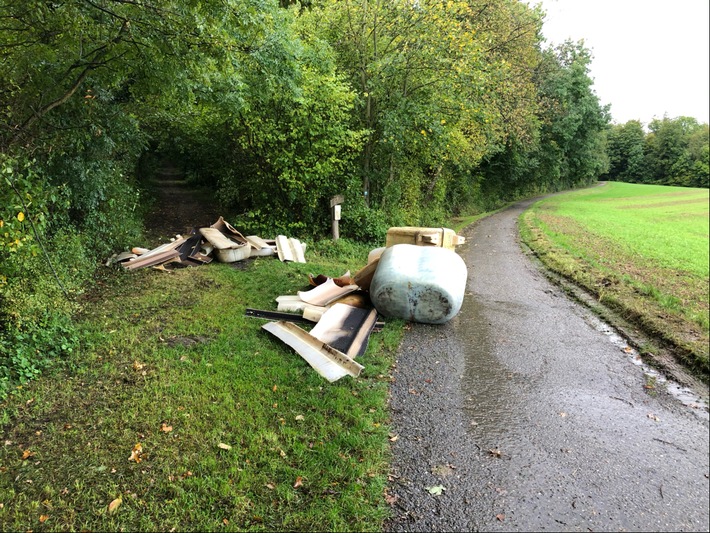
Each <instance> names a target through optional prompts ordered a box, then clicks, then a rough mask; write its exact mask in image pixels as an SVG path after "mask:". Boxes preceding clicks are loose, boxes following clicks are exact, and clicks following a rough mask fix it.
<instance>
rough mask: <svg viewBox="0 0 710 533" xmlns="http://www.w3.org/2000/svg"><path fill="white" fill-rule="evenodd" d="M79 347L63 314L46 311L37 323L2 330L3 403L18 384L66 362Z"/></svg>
mask: <svg viewBox="0 0 710 533" xmlns="http://www.w3.org/2000/svg"><path fill="white" fill-rule="evenodd" d="M78 346H79V334H78V331H77V330H76V328H75V326H74V325H73V323H72V321H71V320H70V319H69V318H68V317H67V316H66V315H64V314H61V313H57V312H55V311H51V310H48V311H45V312H44V313H43V314H42V316H40V317H38V320H36V321H35V322H32V323H29V324H25V325H23V326H20V327H12V326H11V327H9V328H3V329H2V330H0V400H4V399H5V398H7V395H8V394H9V393H10V392H11V391H12V389H13V388H14V387H15V386H17V385H18V384H23V383H26V382H27V381H29V380H31V379H34V378H36V377H37V376H38V375H39V374H40V373H41V372H42V370H43V369H45V368H46V367H48V366H50V365H52V364H55V363H57V362H58V361H60V360H66V358H67V357H68V356H69V355H71V353H72V352H73V351H74V350H75V349H76V348H77V347H78Z"/></svg>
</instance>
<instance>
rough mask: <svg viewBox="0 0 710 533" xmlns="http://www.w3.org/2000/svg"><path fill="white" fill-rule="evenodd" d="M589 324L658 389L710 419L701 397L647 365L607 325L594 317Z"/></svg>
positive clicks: (702, 416)
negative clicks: (660, 388) (662, 389)
mask: <svg viewBox="0 0 710 533" xmlns="http://www.w3.org/2000/svg"><path fill="white" fill-rule="evenodd" d="M589 323H590V324H591V325H592V327H594V329H596V330H597V331H600V332H601V333H604V334H605V335H606V336H607V338H608V339H609V341H610V342H611V343H612V344H613V345H614V346H616V347H618V348H619V350H621V351H622V352H624V353H625V354H626V355H627V356H628V358H629V361H631V362H632V363H633V364H634V365H636V366H638V367H640V368H641V371H642V372H643V374H644V376H645V377H646V380H647V381H649V382H653V383H654V386H656V387H659V386H660V387H663V388H665V390H667V391H668V394H670V395H671V396H673V397H674V398H676V399H677V400H678V401H680V402H681V403H682V404H683V405H685V406H686V407H689V408H691V409H692V411H693V413H695V414H696V415H697V416H698V417H700V418H701V419H703V420H709V419H710V412H709V409H708V403H707V401H705V400H704V399H703V398H702V397H700V395H698V394H697V393H696V392H694V391H692V390H691V389H689V388H687V387H683V386H682V385H680V384H679V383H676V382H675V381H673V380H671V379H669V378H667V377H666V376H665V375H664V374H663V373H661V372H659V371H658V370H656V369H655V368H653V367H651V366H649V365H648V364H647V363H645V362H644V360H643V358H642V357H641V354H640V353H639V352H638V351H637V350H635V349H634V348H632V347H631V346H629V344H628V342H627V341H626V340H625V339H624V338H623V337H622V336H621V335H619V334H618V333H617V332H616V331H615V330H614V329H613V328H612V327H611V326H609V325H608V324H605V323H604V322H602V321H601V320H599V319H598V318H596V317H594V316H590V317H589Z"/></svg>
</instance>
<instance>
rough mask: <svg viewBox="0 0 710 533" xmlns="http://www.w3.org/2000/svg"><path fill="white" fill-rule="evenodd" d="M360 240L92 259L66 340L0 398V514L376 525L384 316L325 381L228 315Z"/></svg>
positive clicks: (263, 304) (349, 255)
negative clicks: (124, 265) (99, 263)
mask: <svg viewBox="0 0 710 533" xmlns="http://www.w3.org/2000/svg"><path fill="white" fill-rule="evenodd" d="M313 248H319V249H317V250H313ZM368 251H369V249H366V248H358V247H354V246H350V245H348V244H347V243H342V244H341V243H337V244H334V243H323V244H321V245H319V246H311V248H310V249H309V250H308V254H307V255H308V260H309V263H308V264H284V263H281V262H279V261H278V260H277V259H273V258H259V259H255V260H249V261H248V262H247V263H246V265H245V267H244V268H243V269H242V268H235V267H233V266H230V265H224V264H211V265H207V266H203V267H199V268H189V269H183V270H178V271H175V272H173V273H170V274H166V273H162V272H156V271H153V270H140V271H135V272H118V271H111V272H110V273H109V272H107V273H105V274H104V279H103V281H102V284H101V286H100V290H98V291H94V292H93V297H92V298H89V299H87V300H86V301H85V302H84V305H83V308H84V310H83V314H82V316H81V317H80V323H81V329H82V334H83V335H82V337H83V339H84V342H83V347H82V349H81V350H79V351H77V353H76V354H75V357H74V359H73V360H72V361H68V362H67V364H64V365H61V366H57V368H55V370H54V372H53V373H50V374H47V375H45V376H43V378H42V379H39V380H37V381H35V382H32V383H30V384H28V385H25V386H24V387H21V388H18V389H16V390H15V391H14V393H13V394H12V395H11V396H10V398H9V399H8V400H7V401H6V402H5V403H4V404H3V405H1V406H0V409H2V410H1V411H0V415H1V417H2V418H1V419H0V424H2V430H3V444H2V446H0V529H1V530H3V531H25V530H27V531H29V530H33V531H49V530H51V531H57V530H98V531H172V530H175V531H216V530H224V531H237V530H239V531H242V530H271V531H273V530H320V531H338V530H340V531H342V530H359V531H360V530H362V531H375V530H379V529H380V528H381V524H382V520H383V519H384V518H385V517H386V516H387V515H388V507H387V505H386V504H385V500H384V498H383V492H384V490H385V487H386V482H387V471H388V457H389V440H388V431H389V429H388V412H387V395H388V390H389V375H390V366H391V364H392V361H393V356H394V352H395V350H396V348H397V346H398V344H399V341H400V339H401V332H402V327H401V326H402V324H400V323H397V322H396V321H391V322H390V323H388V324H387V326H386V327H385V329H384V330H383V331H381V332H377V333H374V334H373V335H372V336H371V338H370V345H369V347H368V351H367V353H366V354H365V355H363V356H362V357H360V358H358V361H359V362H360V363H361V364H363V365H364V366H365V370H364V371H363V373H362V374H361V376H360V377H359V378H357V379H351V378H349V377H345V378H343V379H341V380H340V381H338V382H335V383H332V384H330V383H328V382H327V381H325V380H324V379H322V378H321V377H320V376H318V375H317V374H316V373H315V372H314V371H313V370H312V369H311V367H310V366H308V364H307V363H306V362H305V361H303V360H302V359H301V358H300V357H299V356H298V355H297V354H296V353H295V352H293V351H292V350H291V349H290V348H288V347H287V346H285V345H284V344H283V343H281V341H279V340H277V339H275V338H274V337H272V336H270V335H269V334H268V333H266V332H265V331H263V330H262V329H261V325H262V324H263V323H264V321H263V320H260V319H256V318H246V317H244V310H245V308H246V307H253V308H258V309H268V310H274V309H275V308H276V304H275V302H274V298H275V297H276V296H279V295H281V294H295V293H296V291H298V290H302V289H304V288H306V286H307V274H308V273H314V274H320V273H323V274H326V275H330V276H337V275H340V274H342V273H343V272H344V271H345V270H346V269H351V270H352V271H355V270H357V269H358V268H360V267H362V266H363V265H364V262H365V261H366V259H367V252H368ZM138 444H140V453H138V451H137V450H138V447H137V445H138ZM131 457H132V458H133V459H132V460H129V458H131ZM112 502H113V503H112Z"/></svg>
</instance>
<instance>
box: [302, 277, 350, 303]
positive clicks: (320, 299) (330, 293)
mask: <svg viewBox="0 0 710 533" xmlns="http://www.w3.org/2000/svg"><path fill="white" fill-rule="evenodd" d="M358 288H359V287H358V286H357V285H346V286H344V287H339V286H338V285H336V284H335V281H334V280H333V279H332V278H329V279H328V281H326V282H325V283H321V284H320V285H318V286H316V287H313V288H312V289H309V290H307V291H298V297H299V298H300V299H301V300H303V301H304V302H306V303H309V304H311V305H320V306H324V305H328V304H329V303H330V302H333V301H335V300H337V299H338V298H340V297H342V296H345V295H346V294H349V293H351V292H354V291H356V290H357V289H358Z"/></svg>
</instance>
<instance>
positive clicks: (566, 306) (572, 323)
mask: <svg viewBox="0 0 710 533" xmlns="http://www.w3.org/2000/svg"><path fill="white" fill-rule="evenodd" d="M527 205H529V202H528V203H520V204H517V205H515V206H513V207H512V208H510V209H508V210H506V211H503V212H501V213H498V214H496V215H493V216H491V217H489V218H487V219H484V220H482V221H480V222H479V223H478V224H477V225H475V226H474V227H473V228H470V229H469V230H468V231H467V232H466V237H467V243H466V244H465V245H464V246H462V247H459V248H458V252H459V253H460V254H461V255H462V257H463V258H464V259H465V261H466V264H467V266H468V271H469V279H468V285H467V293H466V297H465V299H464V305H463V307H462V309H461V312H460V313H459V314H458V315H457V316H456V317H455V318H454V319H453V320H452V321H450V322H449V323H448V324H446V325H444V326H428V325H423V324H413V326H412V329H411V330H410V331H409V332H408V333H407V335H406V336H405V339H404V341H403V343H402V346H401V348H400V352H399V354H398V358H397V365H396V369H395V373H394V377H395V381H394V383H393V385H392V395H391V409H392V416H393V431H394V432H395V433H396V434H397V435H398V439H396V441H395V442H394V443H393V451H394V462H393V468H392V483H391V485H390V487H389V490H388V492H389V494H390V496H391V497H392V498H394V499H395V500H396V501H395V503H394V504H393V511H394V518H393V519H392V520H391V521H390V522H389V523H388V524H387V529H388V530H390V531H579V530H585V531H586V530H589V531H594V530H597V531H598V530H602V531H617V530H621V531H626V530H636V531H707V530H708V528H709V527H710V521H709V518H708V514H709V512H708V508H709V504H710V502H709V494H710V486H709V481H708V471H709V468H710V460H709V455H710V450H709V442H710V438H709V431H708V412H707V409H706V408H704V407H702V401H701V397H707V390H702V391H697V390H696V391H693V390H685V391H683V392H684V393H685V395H686V403H687V404H689V405H690V406H688V405H684V404H683V403H681V401H679V399H678V395H673V394H670V393H669V392H668V391H667V388H668V387H669V386H671V385H672V384H671V383H665V384H664V383H663V377H662V376H660V375H657V374H655V373H654V372H653V371H652V370H650V369H649V368H646V367H645V366H643V365H642V364H640V363H639V361H637V360H636V357H635V354H634V353H633V352H631V353H627V352H628V347H627V346H626V344H625V342H624V341H623V339H622V338H621V337H619V336H618V335H616V334H615V332H614V331H613V329H612V328H610V327H609V326H607V325H605V324H602V323H600V321H599V320H598V319H597V318H596V317H595V316H593V315H592V314H591V313H590V312H589V311H588V310H586V309H585V308H583V307H581V306H580V305H578V304H576V303H574V302H572V301H570V300H569V299H568V298H567V297H566V296H565V294H564V293H563V292H562V291H561V290H560V289H559V288H558V287H556V286H554V285H552V284H551V283H550V282H549V281H548V280H547V279H546V277H545V276H544V275H542V273H541V272H540V271H538V270H537V267H536V266H534V264H533V263H532V262H531V261H530V258H529V257H527V256H526V255H525V254H524V253H523V252H522V251H521V248H520V245H519V243H518V240H517V227H516V222H517V217H518V215H519V214H520V213H521V212H522V210H523V209H524V208H525V207H526V206H527ZM687 398H691V399H690V400H687ZM692 398H696V399H697V403H694V402H693V400H692ZM696 406H701V407H696ZM437 493H440V494H437Z"/></svg>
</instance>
